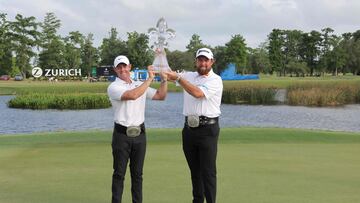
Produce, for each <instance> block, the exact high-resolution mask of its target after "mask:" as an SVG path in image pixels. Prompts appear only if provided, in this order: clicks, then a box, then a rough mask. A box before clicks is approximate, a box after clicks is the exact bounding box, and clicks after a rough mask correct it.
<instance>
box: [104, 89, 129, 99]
mask: <svg viewBox="0 0 360 203" xmlns="http://www.w3.org/2000/svg"><path fill="white" fill-rule="evenodd" d="M107 92H108V96H109V98H110V99H112V100H121V96H122V95H123V94H124V92H126V88H125V87H121V86H118V85H110V86H109V87H108V90H107Z"/></svg>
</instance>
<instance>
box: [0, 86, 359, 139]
mask: <svg viewBox="0 0 360 203" xmlns="http://www.w3.org/2000/svg"><path fill="white" fill-rule="evenodd" d="M12 97H13V96H0V134H17V133H33V132H49V131H71V130H74V131H80V130H95V129H99V130H104V129H106V130H110V129H112V127H113V112H112V109H111V108H108V109H96V110H25V109H11V108H8V107H7V105H6V103H7V102H8V101H9V100H10V99H11V98H12ZM182 104H183V97H182V93H169V94H168V96H167V99H166V100H165V101H151V100H148V101H147V104H146V106H147V109H146V115H145V125H146V127H147V128H181V127H182V126H183V123H184V118H183V116H182ZM221 111H222V115H221V117H220V125H221V127H244V126H253V127H281V128H303V129H322V130H333V131H351V132H360V105H347V106H344V107H331V108H330V107H321V108H315V107H302V106H287V105H274V106H262V105H256V106H252V105H228V104H223V105H222V106H221Z"/></svg>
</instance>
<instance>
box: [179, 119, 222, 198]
mask: <svg viewBox="0 0 360 203" xmlns="http://www.w3.org/2000/svg"><path fill="white" fill-rule="evenodd" d="M219 132H220V128H219V123H215V124H211V125H205V126H200V127H197V128H190V127H188V126H187V125H186V124H185V126H184V128H183V131H182V137H183V150H184V154H185V157H186V161H187V163H188V165H189V168H190V171H191V181H192V187H193V190H192V193H193V203H203V202H204V196H205V198H206V202H207V203H215V201H216V154H217V143H218V138H219Z"/></svg>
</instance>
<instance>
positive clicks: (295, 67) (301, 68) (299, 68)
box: [286, 58, 309, 77]
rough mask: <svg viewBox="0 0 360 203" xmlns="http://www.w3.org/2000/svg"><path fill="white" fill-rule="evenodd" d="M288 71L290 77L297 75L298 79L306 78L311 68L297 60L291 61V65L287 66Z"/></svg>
mask: <svg viewBox="0 0 360 203" xmlns="http://www.w3.org/2000/svg"><path fill="white" fill-rule="evenodd" d="M286 69H287V71H288V73H290V76H293V74H295V76H296V77H299V76H302V77H304V76H305V74H306V73H307V72H309V68H308V66H307V64H306V63H305V62H300V61H298V60H295V59H293V58H292V59H290V61H289V63H287V64H286Z"/></svg>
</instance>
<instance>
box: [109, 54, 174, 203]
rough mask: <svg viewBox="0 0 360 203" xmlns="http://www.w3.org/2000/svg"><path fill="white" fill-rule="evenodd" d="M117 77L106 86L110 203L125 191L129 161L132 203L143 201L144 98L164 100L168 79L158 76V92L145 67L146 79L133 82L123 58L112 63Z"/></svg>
mask: <svg viewBox="0 0 360 203" xmlns="http://www.w3.org/2000/svg"><path fill="white" fill-rule="evenodd" d="M114 70H115V72H116V75H117V78H116V80H115V81H114V82H112V83H111V84H110V85H109V87H108V90H107V92H108V96H109V98H110V101H111V104H112V107H113V109H114V122H115V126H114V132H113V139H112V153H113V160H114V162H113V168H114V172H113V177H112V202H113V203H115V202H116V203H120V202H121V198H122V193H123V188H124V176H125V172H126V167H127V163H128V160H130V173H131V194H132V200H133V201H132V202H133V203H141V202H142V174H143V165H144V158H145V151H146V136H145V126H144V117H145V116H144V114H145V101H146V99H147V98H148V99H153V100H164V99H165V97H166V92H167V82H166V80H167V76H166V74H161V77H162V81H161V85H160V88H159V89H158V90H156V89H153V88H151V87H149V86H150V84H151V82H152V81H153V79H154V76H155V73H154V72H153V71H152V67H151V66H149V67H148V76H149V77H148V79H147V80H145V81H144V82H141V81H134V80H132V79H131V77H130V70H131V64H130V62H129V59H128V58H127V57H126V56H123V55H120V56H118V57H116V58H115V60H114Z"/></svg>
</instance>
